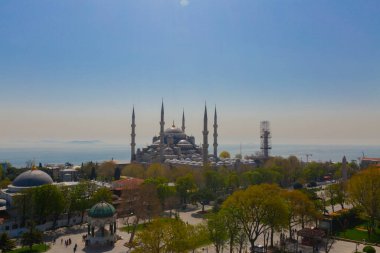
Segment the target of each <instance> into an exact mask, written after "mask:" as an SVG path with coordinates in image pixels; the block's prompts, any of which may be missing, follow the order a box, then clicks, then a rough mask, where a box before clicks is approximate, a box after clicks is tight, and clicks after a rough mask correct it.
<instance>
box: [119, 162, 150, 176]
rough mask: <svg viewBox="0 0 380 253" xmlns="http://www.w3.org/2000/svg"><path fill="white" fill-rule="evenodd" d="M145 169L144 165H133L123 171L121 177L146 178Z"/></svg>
mask: <svg viewBox="0 0 380 253" xmlns="http://www.w3.org/2000/svg"><path fill="white" fill-rule="evenodd" d="M145 174H146V173H145V168H144V166H143V165H142V164H139V163H131V164H128V165H127V166H125V167H124V168H123V169H122V170H121V175H123V176H127V177H135V178H146V176H145Z"/></svg>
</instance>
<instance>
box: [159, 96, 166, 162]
mask: <svg viewBox="0 0 380 253" xmlns="http://www.w3.org/2000/svg"><path fill="white" fill-rule="evenodd" d="M164 127H165V120H164V100H162V104H161V121H160V162H164Z"/></svg>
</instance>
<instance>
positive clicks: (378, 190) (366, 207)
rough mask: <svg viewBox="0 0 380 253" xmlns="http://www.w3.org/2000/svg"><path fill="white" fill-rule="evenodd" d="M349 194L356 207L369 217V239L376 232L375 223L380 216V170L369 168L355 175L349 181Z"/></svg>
mask: <svg viewBox="0 0 380 253" xmlns="http://www.w3.org/2000/svg"><path fill="white" fill-rule="evenodd" d="M348 194H349V197H350V199H351V201H352V202H353V204H354V205H356V206H358V207H359V208H361V209H362V210H363V211H364V214H365V215H366V216H368V219H369V223H368V237H369V238H370V237H371V235H372V233H373V232H374V231H375V221H376V219H379V215H380V201H379V200H380V170H379V169H378V168H376V167H374V168H369V169H366V170H364V171H361V172H359V173H357V174H355V175H354V176H353V177H352V178H351V179H350V180H349V181H348Z"/></svg>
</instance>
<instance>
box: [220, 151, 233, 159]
mask: <svg viewBox="0 0 380 253" xmlns="http://www.w3.org/2000/svg"><path fill="white" fill-rule="evenodd" d="M219 157H220V158H230V157H231V155H230V153H229V152H228V151H225V150H224V151H222V152H220V154H219Z"/></svg>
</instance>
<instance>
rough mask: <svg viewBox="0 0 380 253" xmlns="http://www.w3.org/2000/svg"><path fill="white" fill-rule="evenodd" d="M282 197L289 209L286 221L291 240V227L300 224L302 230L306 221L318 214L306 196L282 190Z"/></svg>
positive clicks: (298, 192)
mask: <svg viewBox="0 0 380 253" xmlns="http://www.w3.org/2000/svg"><path fill="white" fill-rule="evenodd" d="M282 197H283V198H284V199H285V201H286V202H287V205H288V208H289V209H288V210H289V212H288V216H287V219H286V220H287V226H288V230H289V237H290V238H293V227H294V226H296V225H298V224H301V227H302V228H304V227H305V224H306V222H307V221H309V220H312V219H314V218H316V217H317V216H318V212H317V210H316V209H315V206H314V203H313V202H312V201H311V200H310V199H309V198H308V196H307V195H306V194H304V193H303V192H301V191H299V190H290V191H288V190H284V191H283V192H282Z"/></svg>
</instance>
